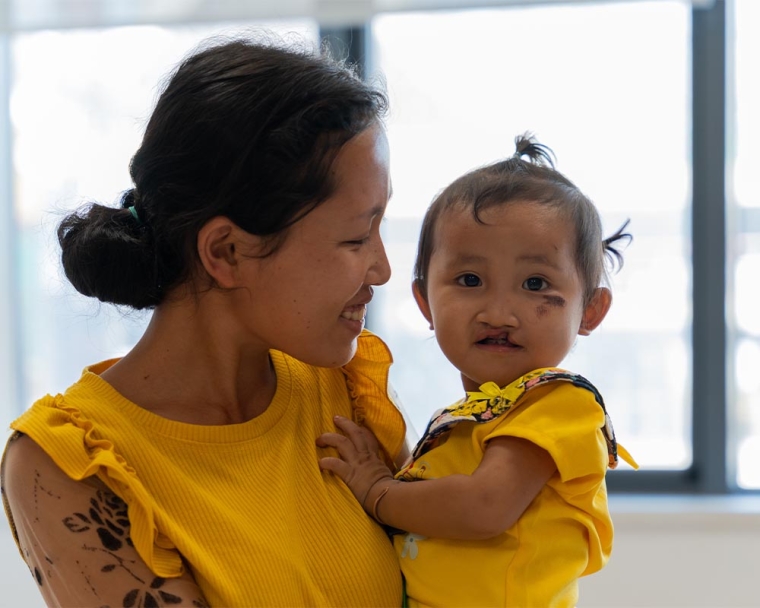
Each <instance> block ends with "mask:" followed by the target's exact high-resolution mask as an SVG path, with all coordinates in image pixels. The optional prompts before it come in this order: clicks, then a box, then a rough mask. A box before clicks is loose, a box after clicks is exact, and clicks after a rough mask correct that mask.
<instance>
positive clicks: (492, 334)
mask: <svg viewBox="0 0 760 608" xmlns="http://www.w3.org/2000/svg"><path fill="white" fill-rule="evenodd" d="M476 343H477V344H500V345H503V346H511V347H515V348H519V347H520V345H519V344H517V343H515V342H514V341H513V340H511V339H510V335H509V332H508V331H504V330H488V331H484V332H482V333H481V334H479V335H478V339H477V340H476Z"/></svg>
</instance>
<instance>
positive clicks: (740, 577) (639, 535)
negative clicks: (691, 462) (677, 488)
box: [578, 496, 760, 608]
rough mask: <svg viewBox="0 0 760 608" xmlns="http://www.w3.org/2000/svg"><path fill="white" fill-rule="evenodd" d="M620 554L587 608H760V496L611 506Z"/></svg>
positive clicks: (622, 501) (595, 579)
mask: <svg viewBox="0 0 760 608" xmlns="http://www.w3.org/2000/svg"><path fill="white" fill-rule="evenodd" d="M610 503H611V507H612V511H613V519H614V523H615V547H614V549H613V554H612V558H611V559H610V562H609V564H608V565H607V567H606V568H605V569H604V570H602V571H601V572H599V573H597V574H595V575H592V576H590V577H588V578H586V579H582V581H581V596H580V602H579V603H578V605H579V607H580V608H592V607H598V608H602V607H604V608H655V607H670V608H676V607H677V608H748V607H757V606H760V497H758V496H754V497H731V498H718V497H716V498H709V497H705V498H664V497H663V498H644V497H637V498H622V497H613V498H612V499H611V501H610Z"/></svg>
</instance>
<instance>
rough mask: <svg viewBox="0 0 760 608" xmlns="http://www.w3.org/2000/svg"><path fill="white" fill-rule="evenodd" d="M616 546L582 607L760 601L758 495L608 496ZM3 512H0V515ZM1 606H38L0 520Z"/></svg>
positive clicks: (730, 605)
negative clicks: (696, 497) (715, 496)
mask: <svg viewBox="0 0 760 608" xmlns="http://www.w3.org/2000/svg"><path fill="white" fill-rule="evenodd" d="M611 505H612V510H613V517H614V521H615V528H616V535H615V549H614V552H613V556H612V559H611V560H610V563H609V564H608V565H607V567H606V568H605V569H604V570H603V571H602V572H599V573H598V574H595V575H593V576H590V577H588V578H585V579H583V580H582V581H581V598H580V602H579V603H578V606H579V608H660V607H662V608H665V607H668V608H749V607H758V606H760V497H744V498H742V497H733V498H699V499H693V498H643V497H641V498H618V497H613V498H612V500H611ZM0 517H2V516H0ZM0 589H2V592H1V593H0V608H19V607H23V608H43V607H44V604H43V602H42V600H41V598H40V595H39V592H38V591H37V584H36V582H35V581H34V579H33V578H32V576H31V574H30V573H29V571H28V570H27V568H26V566H25V565H24V562H23V561H22V559H21V557H20V555H19V553H18V551H17V550H16V546H15V545H14V543H13V540H12V538H11V535H10V530H9V528H8V526H7V524H6V522H5V521H4V517H3V519H2V521H0Z"/></svg>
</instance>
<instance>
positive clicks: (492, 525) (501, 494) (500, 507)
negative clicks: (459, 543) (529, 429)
mask: <svg viewBox="0 0 760 608" xmlns="http://www.w3.org/2000/svg"><path fill="white" fill-rule="evenodd" d="M336 425H337V426H338V428H339V429H340V430H341V431H343V433H344V435H341V434H338V433H326V434H325V435H322V436H321V437H320V438H319V440H318V445H321V446H332V447H334V448H336V449H337V450H338V453H339V454H340V458H323V459H321V460H320V467H321V468H322V469H324V470H329V471H332V472H334V473H335V474H336V475H338V476H339V477H340V478H341V479H343V481H344V482H346V484H347V485H348V487H349V488H350V489H351V491H352V492H353V493H354V495H355V496H356V497H357V498H358V499H359V500H360V501H361V502H362V506H363V507H364V508H365V509H366V510H367V512H368V513H370V514H371V515H373V516H376V517H377V518H378V519H379V520H380V521H381V522H382V523H385V524H388V525H390V526H393V527H395V528H400V529H402V530H407V531H409V532H413V533H415V534H420V535H423V536H433V537H437V538H452V539H485V538H491V537H493V536H496V535H497V534H500V533H501V532H503V531H504V530H507V529H508V528H510V527H511V526H512V525H513V524H514V523H515V522H516V521H517V519H518V518H519V517H520V516H521V515H522V514H523V512H524V511H525V509H527V508H528V505H530V503H531V502H532V501H533V499H534V498H535V497H536V495H537V494H538V493H539V492H540V491H541V488H542V487H543V486H544V484H546V482H547V481H548V480H549V478H550V477H551V476H552V475H553V474H554V472H555V471H556V470H557V467H556V465H555V463H554V460H552V458H551V456H550V455H549V453H548V452H546V451H545V450H544V449H542V448H540V447H538V446H537V445H535V444H533V443H531V442H529V441H526V440H524V439H519V438H516V437H497V438H494V439H492V440H491V441H489V442H488V444H487V447H486V450H485V454H484V456H483V460H482V462H481V463H480V465H479V466H478V468H477V469H476V470H475V472H473V474H472V475H450V476H447V477H441V478H438V479H429V480H422V481H416V482H400V481H395V480H393V478H392V475H391V472H390V470H388V469H387V467H385V465H384V464H383V463H382V461H381V460H380V459H379V458H378V457H377V456H376V454H377V441H376V440H375V438H374V437H373V436H372V434H371V433H370V432H369V431H367V430H366V429H364V428H361V427H359V426H357V425H355V424H354V423H353V422H351V421H350V420H347V419H345V418H339V419H336Z"/></svg>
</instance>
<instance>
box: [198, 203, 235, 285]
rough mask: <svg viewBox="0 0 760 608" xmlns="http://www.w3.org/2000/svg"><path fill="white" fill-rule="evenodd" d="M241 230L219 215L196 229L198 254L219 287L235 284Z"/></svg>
mask: <svg viewBox="0 0 760 608" xmlns="http://www.w3.org/2000/svg"><path fill="white" fill-rule="evenodd" d="M241 232H242V231H241V230H240V228H238V226H237V224H235V223H234V222H233V221H232V220H230V219H229V218H227V217H224V216H221V215H219V216H216V217H213V218H211V219H210V220H209V221H208V222H206V223H205V224H204V225H203V226H202V227H201V229H200V230H199V231H198V238H197V239H196V243H197V247H198V256H199V257H200V260H201V264H202V265H203V268H204V269H205V270H206V272H207V273H208V274H209V276H210V277H211V278H212V279H213V280H214V281H215V282H216V284H217V285H218V286H219V287H222V288H227V289H229V288H232V287H235V286H236V285H237V279H238V270H239V268H238V262H239V260H240V257H239V256H240V246H241V244H242V242H241V240H240V237H241Z"/></svg>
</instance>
